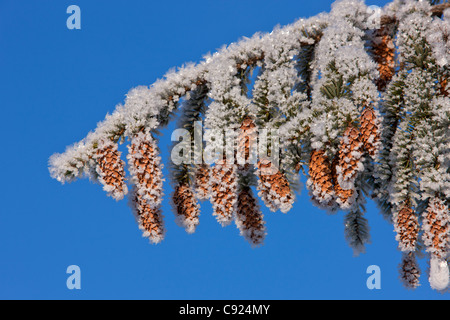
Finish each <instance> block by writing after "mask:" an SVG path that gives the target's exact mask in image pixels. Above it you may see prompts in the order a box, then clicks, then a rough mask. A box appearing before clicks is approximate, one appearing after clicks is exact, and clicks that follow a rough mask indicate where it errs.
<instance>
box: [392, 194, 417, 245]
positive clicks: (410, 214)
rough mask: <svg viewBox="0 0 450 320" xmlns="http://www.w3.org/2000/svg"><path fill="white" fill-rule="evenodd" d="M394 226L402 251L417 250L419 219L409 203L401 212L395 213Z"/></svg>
mask: <svg viewBox="0 0 450 320" xmlns="http://www.w3.org/2000/svg"><path fill="white" fill-rule="evenodd" d="M394 226H395V231H396V232H397V235H396V237H395V239H396V240H397V241H398V242H399V247H400V250H401V251H404V252H413V251H415V250H416V244H417V237H418V235H419V221H418V219H417V215H416V214H415V213H414V211H413V210H412V209H411V207H410V205H409V203H405V204H404V205H403V206H402V207H401V209H400V211H399V212H397V213H395V214H394Z"/></svg>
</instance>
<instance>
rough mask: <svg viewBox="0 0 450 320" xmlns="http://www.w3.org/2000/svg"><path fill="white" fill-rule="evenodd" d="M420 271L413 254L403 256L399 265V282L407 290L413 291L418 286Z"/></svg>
mask: <svg viewBox="0 0 450 320" xmlns="http://www.w3.org/2000/svg"><path fill="white" fill-rule="evenodd" d="M419 278H420V269H419V265H418V264H417V261H416V256H415V254H414V252H409V253H406V254H403V257H402V263H401V264H400V280H401V281H402V282H403V285H404V286H405V287H406V288H408V289H415V288H417V287H418V286H420V282H419Z"/></svg>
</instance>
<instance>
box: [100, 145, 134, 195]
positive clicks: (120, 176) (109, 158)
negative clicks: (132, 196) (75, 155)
mask: <svg viewBox="0 0 450 320" xmlns="http://www.w3.org/2000/svg"><path fill="white" fill-rule="evenodd" d="M120 154H121V153H120V152H119V151H118V150H117V143H114V142H112V141H110V140H101V141H99V142H98V146H97V152H96V154H95V156H94V157H95V160H96V162H97V166H96V171H97V174H98V177H99V182H100V183H101V184H102V185H103V190H105V191H106V192H108V195H109V196H111V197H113V198H114V199H116V200H122V199H123V197H124V196H125V195H126V194H127V192H128V189H127V185H126V184H125V169H124V166H125V162H124V161H123V160H121V159H120Z"/></svg>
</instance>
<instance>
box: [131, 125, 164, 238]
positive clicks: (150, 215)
mask: <svg viewBox="0 0 450 320" xmlns="http://www.w3.org/2000/svg"><path fill="white" fill-rule="evenodd" d="M127 159H128V165H129V171H130V174H131V182H132V183H133V184H134V194H133V199H132V200H133V201H132V202H131V205H132V208H133V209H134V211H135V215H136V218H137V220H138V223H139V228H140V229H141V230H143V231H144V236H146V237H149V238H150V241H151V242H153V243H159V242H160V241H161V240H162V239H163V238H164V233H165V232H164V225H163V216H162V215H161V212H160V205H161V201H162V182H163V179H162V173H161V169H162V164H161V158H160V157H159V156H158V152H157V146H156V143H155V141H154V140H153V137H152V136H151V134H150V132H149V131H148V130H145V131H144V130H143V131H140V132H139V133H137V134H136V135H135V136H134V137H133V138H132V139H131V144H130V146H128V155H127Z"/></svg>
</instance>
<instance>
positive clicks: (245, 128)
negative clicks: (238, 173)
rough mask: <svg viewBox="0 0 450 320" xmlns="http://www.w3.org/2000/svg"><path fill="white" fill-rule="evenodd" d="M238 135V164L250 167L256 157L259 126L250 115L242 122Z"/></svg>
mask: <svg viewBox="0 0 450 320" xmlns="http://www.w3.org/2000/svg"><path fill="white" fill-rule="evenodd" d="M240 130H241V131H240V134H239V136H238V149H237V159H236V160H237V164H238V165H240V166H242V167H243V168H248V167H249V165H250V164H251V162H252V161H254V158H256V154H254V153H255V151H256V147H257V145H256V143H257V128H256V125H255V123H254V122H253V120H252V119H251V118H250V117H246V118H245V119H244V121H243V122H242V124H241V127H240Z"/></svg>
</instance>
